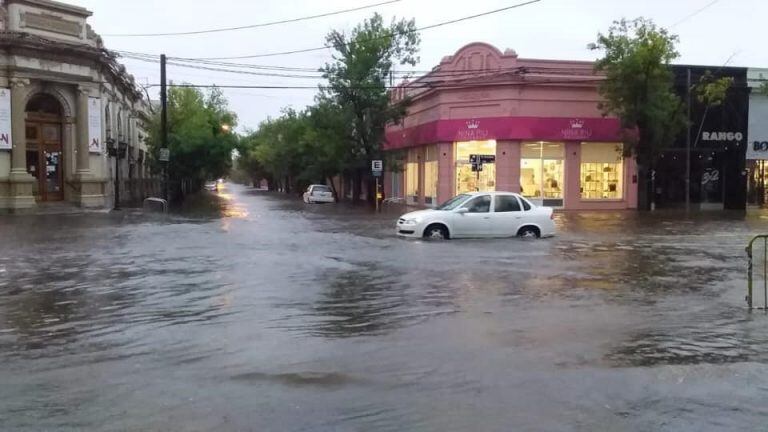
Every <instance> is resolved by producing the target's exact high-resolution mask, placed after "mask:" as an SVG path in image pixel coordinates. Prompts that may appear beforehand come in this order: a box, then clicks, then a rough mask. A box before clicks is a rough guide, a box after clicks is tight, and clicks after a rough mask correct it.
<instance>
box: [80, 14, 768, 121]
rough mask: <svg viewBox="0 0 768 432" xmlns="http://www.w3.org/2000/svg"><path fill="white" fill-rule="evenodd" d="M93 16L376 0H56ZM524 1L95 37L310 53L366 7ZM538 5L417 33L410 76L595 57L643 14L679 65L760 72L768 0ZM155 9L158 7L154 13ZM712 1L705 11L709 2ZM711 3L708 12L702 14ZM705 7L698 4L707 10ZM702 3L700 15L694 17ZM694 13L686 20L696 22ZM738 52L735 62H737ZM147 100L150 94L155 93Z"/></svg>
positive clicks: (115, 29) (108, 20)
mask: <svg viewBox="0 0 768 432" xmlns="http://www.w3.org/2000/svg"><path fill="white" fill-rule="evenodd" d="M65 1H67V2H69V3H74V4H78V5H81V6H84V7H86V8H88V9H89V10H91V11H93V16H92V17H91V18H90V21H89V22H90V23H91V25H92V26H93V28H94V29H95V30H96V32H98V33H99V34H102V35H108V34H119V33H153V32H174V31H193V30H201V29H209V28H217V27H232V26H239V25H249V24H256V23H262V22H268V21H275V20H282V19H290V18H295V17H301V16H307V15H314V14H321V13H326V12H331V11H336V10H341V9H347V8H353V7H359V6H363V5H368V4H375V3H381V2H382V1H384V0H357V1H354V0H325V1H317V0H279V1H278V0H256V1H246V0H217V1H210V0H205V1H203V0H131V1H119V2H116V1H114V0H65ZM521 1H522V0H475V1H461V2H460V1H456V0H400V1H399V2H397V3H394V4H389V5H383V6H379V7H375V8H371V9H366V10H362V11H357V12H351V13H346V14H341V15H336V16H331V17H325V18H318V19H314V20H309V21H303V22H299V23H290V24H283V25H278V26H273V27H265V28H257V29H248V30H240V31H230V32H224V33H214V34H205V35H193V36H176V37H117V36H104V40H105V44H106V46H107V48H110V49H119V50H126V51H136V52H143V53H152V54H159V53H166V54H167V55H169V56H175V57H225V56H241V55H250V54H260V53H269V52H275V51H287V50H295V49H303V48H313V47H319V46H322V45H323V44H324V36H325V34H327V33H328V31H329V30H331V29H342V30H349V29H351V28H352V27H354V25H355V24H357V23H358V22H360V21H362V20H363V19H365V18H366V17H368V16H370V15H371V14H372V13H373V12H374V11H377V12H379V13H381V14H382V15H384V17H385V18H386V19H387V20H388V19H390V18H391V17H393V16H397V17H406V18H415V19H416V25H417V26H419V27H422V26H427V25H430V24H434V23H438V22H442V21H448V20H452V19H456V18H460V17H463V16H468V15H474V14H477V13H481V12H485V11H489V10H493V9H498V8H502V7H505V6H509V5H512V4H515V3H519V2H521ZM712 3H713V1H712V0H643V1H636V0H541V1H540V2H539V3H535V4H532V5H529V6H525V7H522V8H518V9H513V10H509V11H506V12H501V13H498V14H495V15H491V16H485V17H481V18H477V19H473V20H469V21H465V22H461V23H457V24H453V25H448V26H445V27H440V28H436V29H432V30H427V31H424V32H422V34H421V36H422V43H421V51H420V57H421V64H420V65H418V66H417V67H416V69H419V70H425V69H430V68H432V67H433V66H435V65H436V64H437V63H438V62H439V61H440V59H441V58H442V57H443V56H446V55H451V54H453V53H454V52H455V51H456V50H457V49H459V48H460V47H462V46H463V45H466V44H467V43H470V42H474V41H483V42H488V43H491V44H493V45H495V46H496V47H498V48H499V49H501V50H502V51H503V50H504V49H505V48H513V49H515V50H516V51H517V53H518V55H519V56H520V57H525V58H546V59H569V60H594V58H595V55H596V54H595V53H594V52H590V51H588V50H587V49H586V48H585V47H586V45H587V44H588V43H589V42H592V41H594V39H595V35H596V33H597V32H598V31H599V30H605V29H607V28H608V26H609V25H610V23H611V21H612V20H614V19H617V18H621V17H627V18H634V17H638V16H644V17H648V18H651V19H653V20H654V21H655V22H656V23H657V24H659V25H661V26H664V27H667V28H670V29H671V30H672V32H673V33H676V34H678V35H679V36H680V39H681V41H680V45H679V51H680V53H681V57H680V59H679V60H678V63H686V64H705V65H718V66H719V65H722V64H723V63H724V62H726V60H727V59H728V58H729V57H731V56H733V58H732V59H731V61H730V63H729V65H730V66H750V67H768V49H766V43H765V37H764V36H765V34H764V32H763V30H761V29H764V28H765V17H767V16H768V1H766V0H720V1H716V2H714V4H712ZM160 5H162V6H163V7H164V8H163V9H164V10H161V9H159V6H160ZM708 5H709V6H708ZM707 6H708V7H707ZM705 7H706V8H705ZM702 8H705V9H704V10H702V11H701V12H699V13H696V12H697V11H699V10H701V9H702ZM693 14H695V15H693ZM734 54H735V55H734ZM329 59H330V52H329V51H328V50H324V51H319V52H317V51H316V52H311V53H301V54H294V55H285V56H277V57H266V58H258V59H252V60H232V61H237V62H250V63H254V64H261V65H279V66H292V67H313V68H314V67H319V66H322V65H323V64H324V63H325V62H326V61H328V60H329ZM123 62H124V63H125V64H126V66H127V67H128V70H129V72H130V73H132V74H134V75H135V76H136V78H137V80H138V81H139V82H140V83H152V84H154V83H158V82H159V66H157V65H156V64H152V63H143V62H141V61H136V60H124V61H123ZM168 74H169V79H171V80H173V81H175V82H182V81H184V82H190V83H195V84H212V83H215V84H219V85H222V84H232V85H294V86H295V85H315V84H316V83H317V81H316V80H312V79H296V78H283V77H261V76H248V75H234V74H228V73H222V72H214V71H202V70H190V69H182V68H177V67H169V70H168ZM225 93H226V95H227V97H228V98H229V101H230V104H231V106H232V108H233V109H234V110H235V111H236V112H237V114H238V116H239V118H240V121H239V123H240V125H239V129H240V130H244V129H245V128H255V127H257V126H258V124H259V122H260V121H262V120H264V119H266V118H267V117H270V116H273V117H274V116H276V115H279V113H280V109H281V108H282V107H285V106H293V107H294V108H297V109H300V108H303V107H304V106H306V105H308V104H311V103H312V100H313V96H314V94H315V91H314V90H269V89H236V90H226V91H225ZM152 96H153V98H154V97H155V94H154V93H153V95H152Z"/></svg>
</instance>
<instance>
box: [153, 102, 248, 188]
mask: <svg viewBox="0 0 768 432" xmlns="http://www.w3.org/2000/svg"><path fill="white" fill-rule="evenodd" d="M236 122H237V117H236V116H235V114H234V113H232V112H231V111H229V109H228V105H227V101H226V99H225V98H224V96H223V95H222V93H221V91H220V90H219V89H216V88H214V89H212V90H211V91H210V92H208V93H207V94H204V93H203V92H201V91H200V90H199V89H196V88H189V87H171V88H170V89H169V91H168V149H169V150H170V153H171V160H170V163H169V164H168V178H169V181H170V184H171V187H173V188H174V189H176V191H175V192H177V193H178V192H179V189H180V185H181V182H182V181H184V182H187V183H188V184H189V185H191V186H192V187H193V188H200V187H201V186H202V184H203V182H204V181H205V180H210V179H214V178H219V177H222V176H224V175H226V174H227V173H228V172H229V169H230V168H231V164H232V151H233V150H234V149H235V147H236V145H237V136H236V135H235V134H233V133H231V130H232V128H234V127H235V125H236ZM148 138H149V146H150V148H151V151H152V152H153V155H154V156H155V157H154V159H155V160H157V159H158V154H159V150H160V147H161V140H160V113H159V112H158V113H155V114H154V115H153V117H152V119H151V120H150V124H149V134H148ZM159 168H160V166H159V165H157V166H156V167H155V169H156V170H158V169H159Z"/></svg>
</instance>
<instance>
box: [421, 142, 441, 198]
mask: <svg viewBox="0 0 768 432" xmlns="http://www.w3.org/2000/svg"><path fill="white" fill-rule="evenodd" d="M437 167H438V162H437V146H436V145H432V146H429V147H427V148H426V149H425V157H424V204H426V205H437V182H438V176H437Z"/></svg>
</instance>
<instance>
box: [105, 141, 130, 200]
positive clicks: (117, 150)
mask: <svg viewBox="0 0 768 432" xmlns="http://www.w3.org/2000/svg"><path fill="white" fill-rule="evenodd" d="M127 150H128V143H127V142H125V139H124V137H123V134H122V133H119V134H118V135H117V142H115V140H114V138H112V132H111V130H109V129H107V154H108V155H109V156H111V157H114V158H115V207H114V209H115V210H120V159H124V158H125V155H126V152H127Z"/></svg>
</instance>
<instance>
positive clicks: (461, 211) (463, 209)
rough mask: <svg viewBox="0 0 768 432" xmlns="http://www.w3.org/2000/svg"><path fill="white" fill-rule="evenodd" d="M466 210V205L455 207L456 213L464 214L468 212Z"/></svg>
mask: <svg viewBox="0 0 768 432" xmlns="http://www.w3.org/2000/svg"><path fill="white" fill-rule="evenodd" d="M468 212H469V209H468V208H466V207H462V208H460V209H456V213H458V214H464V213H468Z"/></svg>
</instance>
